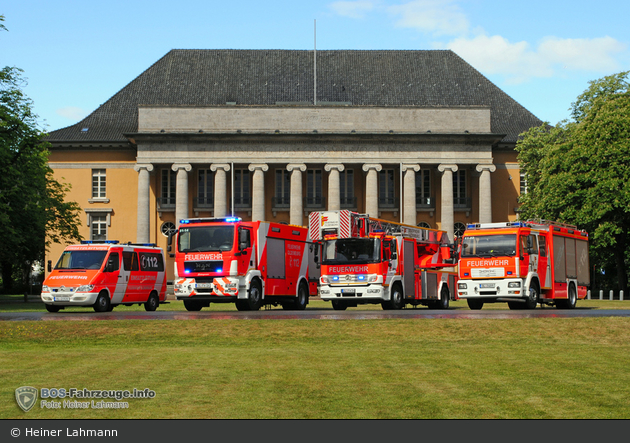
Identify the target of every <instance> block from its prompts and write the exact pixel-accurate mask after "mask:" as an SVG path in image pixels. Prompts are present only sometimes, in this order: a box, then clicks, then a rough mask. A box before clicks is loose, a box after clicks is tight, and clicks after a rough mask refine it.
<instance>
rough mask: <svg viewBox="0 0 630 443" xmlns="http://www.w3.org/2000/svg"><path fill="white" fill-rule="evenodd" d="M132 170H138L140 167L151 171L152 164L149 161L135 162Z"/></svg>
mask: <svg viewBox="0 0 630 443" xmlns="http://www.w3.org/2000/svg"><path fill="white" fill-rule="evenodd" d="M133 169H134V171H136V172H140V170H141V169H146V170H147V171H149V172H151V171H153V165H152V164H151V163H136V164H135V165H134V167H133Z"/></svg>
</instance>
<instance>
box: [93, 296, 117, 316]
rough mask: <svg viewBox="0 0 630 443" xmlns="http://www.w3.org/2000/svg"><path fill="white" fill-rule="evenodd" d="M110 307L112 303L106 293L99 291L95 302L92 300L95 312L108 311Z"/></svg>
mask: <svg viewBox="0 0 630 443" xmlns="http://www.w3.org/2000/svg"><path fill="white" fill-rule="evenodd" d="M112 309H113V308H112V304H111V303H110V301H109V296H108V295H107V293H105V292H101V293H100V294H98V297H96V302H94V310H95V311H96V312H110V311H111V310H112Z"/></svg>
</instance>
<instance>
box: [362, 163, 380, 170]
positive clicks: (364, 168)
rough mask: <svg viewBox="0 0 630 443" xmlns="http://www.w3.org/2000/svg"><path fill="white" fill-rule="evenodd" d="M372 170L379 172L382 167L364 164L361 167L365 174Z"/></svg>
mask: <svg viewBox="0 0 630 443" xmlns="http://www.w3.org/2000/svg"><path fill="white" fill-rule="evenodd" d="M371 169H374V170H376V171H377V172H379V171H380V170H381V169H383V166H381V164H380V163H365V164H364V165H363V170H364V171H365V172H368V171H369V170H371Z"/></svg>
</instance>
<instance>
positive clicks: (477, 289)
mask: <svg viewBox="0 0 630 443" xmlns="http://www.w3.org/2000/svg"><path fill="white" fill-rule="evenodd" d="M457 295H458V297H459V298H460V299H486V300H488V299H502V300H506V301H507V300H515V299H521V298H527V293H526V291H525V290H524V286H523V281H522V280H521V279H519V278H513V279H503V280H459V281H458V282H457Z"/></svg>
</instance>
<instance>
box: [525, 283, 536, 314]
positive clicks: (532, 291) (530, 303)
mask: <svg viewBox="0 0 630 443" xmlns="http://www.w3.org/2000/svg"><path fill="white" fill-rule="evenodd" d="M538 293H539V291H538V285H537V284H536V283H530V284H529V290H528V291H527V298H526V299H525V305H524V309H536V305H538V301H539V296H538Z"/></svg>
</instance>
